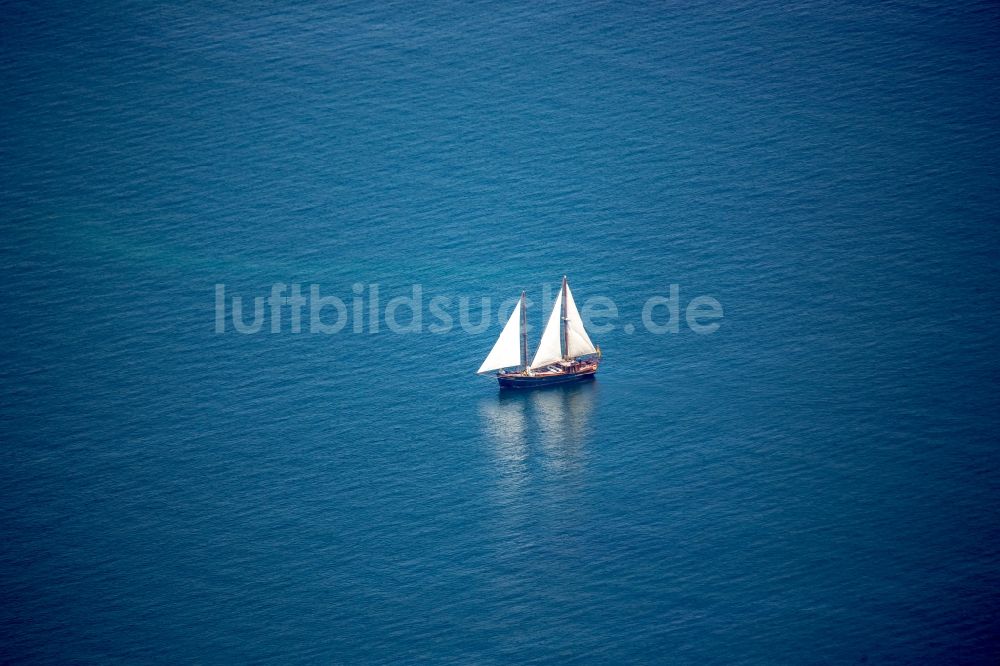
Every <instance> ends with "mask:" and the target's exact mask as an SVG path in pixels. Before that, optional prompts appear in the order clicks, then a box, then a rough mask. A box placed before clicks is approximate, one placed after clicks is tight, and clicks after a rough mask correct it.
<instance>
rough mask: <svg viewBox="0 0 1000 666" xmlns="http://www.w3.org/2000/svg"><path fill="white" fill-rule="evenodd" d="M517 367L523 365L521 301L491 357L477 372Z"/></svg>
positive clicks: (488, 357)
mask: <svg viewBox="0 0 1000 666" xmlns="http://www.w3.org/2000/svg"><path fill="white" fill-rule="evenodd" d="M515 365H521V301H518V302H517V305H516V306H515V307H514V311H513V312H512V313H511V314H510V319H508V320H507V324H506V325H505V326H504V327H503V331H501V332H500V337H499V338H497V341H496V344H494V345H493V349H492V351H490V355H489V356H487V357H486V360H485V361H483V364H482V365H481V366H480V367H479V370H477V371H476V372H477V373H483V372H489V371H491V370H499V369H500V368H512V367H514V366H515Z"/></svg>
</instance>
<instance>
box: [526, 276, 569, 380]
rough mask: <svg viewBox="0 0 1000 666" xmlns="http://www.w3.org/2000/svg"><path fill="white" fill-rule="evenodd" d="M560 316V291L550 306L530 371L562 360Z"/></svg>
mask: <svg viewBox="0 0 1000 666" xmlns="http://www.w3.org/2000/svg"><path fill="white" fill-rule="evenodd" d="M561 316H562V289H560V290H559V296H557V297H556V302H555V305H553V306H552V314H550V315H549V320H548V322H546V324H545V330H544V331H542V339H541V341H539V343H538V349H537V350H536V351H535V358H533V359H532V360H531V365H530V366H528V367H529V368H531V369H532V370H534V369H535V368H540V367H542V366H544V365H548V364H549V363H555V362H556V361H559V360H561V359H562V340H560V338H561V337H562V335H561V330H560V326H559V318H560V317H561Z"/></svg>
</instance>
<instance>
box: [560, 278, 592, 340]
mask: <svg viewBox="0 0 1000 666" xmlns="http://www.w3.org/2000/svg"><path fill="white" fill-rule="evenodd" d="M566 342H567V345H566V346H567V347H568V348H569V349H567V350H566V355H567V356H569V357H570V358H573V357H575V356H583V355H584V354H594V353H596V352H597V348H596V347H594V343H593V342H591V341H590V336H589V335H587V330H586V329H585V328H584V327H583V319H582V318H581V317H580V312H579V310H577V309H576V303H575V302H574V301H573V292H571V291H570V290H569V285H568V284H567V285H566Z"/></svg>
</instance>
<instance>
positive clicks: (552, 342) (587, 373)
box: [477, 275, 601, 388]
mask: <svg viewBox="0 0 1000 666" xmlns="http://www.w3.org/2000/svg"><path fill="white" fill-rule="evenodd" d="M600 359H601V349H600V347H595V346H594V343H593V342H591V341H590V336H588V335H587V331H586V329H585V328H584V327H583V319H581V318H580V312H579V310H577V309H576V303H575V302H574V301H573V292H571V291H570V290H569V283H568V282H567V281H566V276H565V275H564V276H563V279H562V288H561V289H560V290H559V296H558V297H557V298H556V302H555V304H554V305H553V306H552V313H551V314H549V319H548V322H547V323H546V324H545V330H544V331H542V339H541V340H540V341H539V343H538V349H537V350H536V351H535V356H534V358H533V359H532V360H531V363H530V364H529V363H528V330H527V306H526V304H525V298H524V292H523V291H522V292H521V298H520V300H518V302H517V305H516V306H515V307H514V311H513V312H512V313H511V315H510V319H508V320H507V324H506V325H505V326H504V327H503V331H501V332H500V337H499V338H497V341H496V344H494V345H493V349H492V350H491V351H490V353H489V356H487V357H486V360H485V361H483V364H482V365H481V366H480V367H479V370H478V371H477V373H478V374H484V373H487V372H493V371H497V373H496V377H497V381H498V382H499V383H500V387H501V388H536V387H541V386H552V385H554V384H568V383H570V382H578V381H585V380H588V379H593V378H594V375H595V374H596V373H597V366H598V365H599V364H600ZM512 368H516V369H512Z"/></svg>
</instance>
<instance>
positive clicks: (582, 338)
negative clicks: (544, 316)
mask: <svg viewBox="0 0 1000 666" xmlns="http://www.w3.org/2000/svg"><path fill="white" fill-rule="evenodd" d="M564 299H565V301H566V303H565V310H566V313H565V317H566V328H565V340H563V328H562V326H560V319H562V317H563V316H564V315H563V300H564ZM564 342H565V347H566V349H565V355H564V354H563V346H564ZM596 352H597V348H596V347H594V343H593V342H591V341H590V336H588V335H587V331H586V330H585V329H584V328H583V319H582V318H581V317H580V311H579V310H577V309H576V302H575V301H574V300H573V292H571V291H570V290H569V283H568V282H567V281H566V278H563V284H562V289H560V290H559V296H557V297H556V302H555V304H554V305H553V306H552V314H550V315H549V320H548V322H546V324H545V331H544V332H542V340H541V342H539V343H538V351H536V352H535V358H534V359H532V361H531V365H530V366H529V367H530V368H531V369H532V370H534V369H536V368H540V367H542V366H546V365H549V364H550V363H555V362H557V361H560V360H562V359H564V358H575V357H577V356H583V355H585V354H593V353H596Z"/></svg>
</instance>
